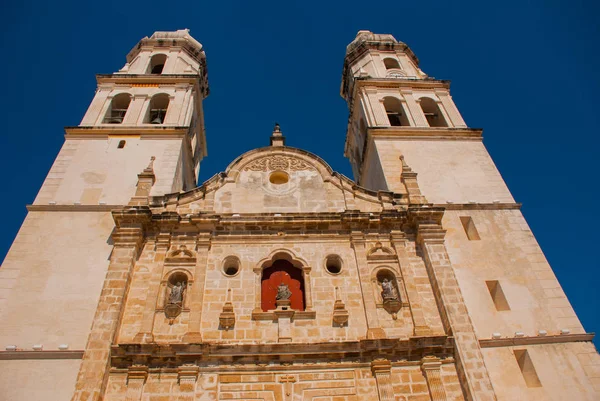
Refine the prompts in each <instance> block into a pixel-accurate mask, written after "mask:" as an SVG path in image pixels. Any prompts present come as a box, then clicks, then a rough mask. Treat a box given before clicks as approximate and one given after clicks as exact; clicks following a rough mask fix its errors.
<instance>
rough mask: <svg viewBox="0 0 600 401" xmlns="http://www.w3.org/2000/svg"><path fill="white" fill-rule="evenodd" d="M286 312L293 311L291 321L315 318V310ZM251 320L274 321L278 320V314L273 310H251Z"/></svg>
mask: <svg viewBox="0 0 600 401" xmlns="http://www.w3.org/2000/svg"><path fill="white" fill-rule="evenodd" d="M287 312H289V313H292V312H293V315H292V321H293V320H308V319H315V318H316V317H317V312H315V311H314V310H289V311H287ZM252 320H270V321H273V322H276V321H277V320H278V316H277V314H276V313H275V310H272V311H269V312H263V311H252Z"/></svg>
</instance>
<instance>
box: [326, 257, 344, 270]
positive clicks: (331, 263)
mask: <svg viewBox="0 0 600 401" xmlns="http://www.w3.org/2000/svg"><path fill="white" fill-rule="evenodd" d="M325 269H326V270H327V271H328V272H329V273H331V274H339V273H340V272H341V271H342V258H340V257H339V256H338V255H329V256H327V258H326V259H325Z"/></svg>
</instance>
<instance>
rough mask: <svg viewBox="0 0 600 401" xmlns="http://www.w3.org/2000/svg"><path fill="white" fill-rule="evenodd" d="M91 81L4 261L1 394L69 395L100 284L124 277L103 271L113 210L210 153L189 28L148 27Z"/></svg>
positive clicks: (185, 185) (165, 189) (162, 187)
mask: <svg viewBox="0 0 600 401" xmlns="http://www.w3.org/2000/svg"><path fill="white" fill-rule="evenodd" d="M96 79H97V82H98V87H97V90H96V93H95V95H94V97H93V100H92V102H91V104H90V106H89V108H88V110H87V112H86V113H85V116H84V117H83V119H82V121H81V123H80V124H79V125H78V126H75V127H66V128H65V131H66V135H65V142H64V144H63V146H62V148H61V150H60V152H59V154H58V156H57V158H56V160H55V162H54V164H53V166H52V168H51V169H50V172H49V173H48V176H47V177H46V180H45V181H44V183H43V184H42V187H41V189H40V191H39V192H38V195H37V197H36V199H35V201H34V202H33V204H32V205H28V206H27V209H28V213H27V216H26V218H25V221H24V222H23V225H22V226H21V229H20V230H19V233H18V234H17V236H16V238H15V240H14V242H13V244H12V246H11V248H10V250H9V252H8V254H7V255H6V258H5V260H4V262H3V263H2V266H1V269H0V288H1V290H0V321H2V325H3V328H2V330H0V344H1V345H0V347H2V350H3V351H4V350H5V349H8V350H14V351H15V352H13V353H12V354H10V353H9V354H8V355H6V354H3V355H4V357H2V358H0V369H1V370H2V371H3V372H10V373H7V374H6V375H4V377H3V380H0V394H2V395H0V398H2V399H31V400H34V399H35V400H37V399H46V398H48V394H52V395H51V396H50V398H52V399H56V400H68V399H70V398H71V396H72V394H73V391H74V388H75V382H76V379H77V373H78V371H79V366H80V364H81V358H82V350H84V349H85V347H86V344H87V342H88V339H89V338H90V327H91V326H92V323H93V321H94V316H95V312H96V309H97V306H98V302H99V299H100V297H101V294H104V295H105V293H106V292H104V293H103V292H102V285H103V281H104V280H105V278H106V277H109V278H111V279H112V278H114V279H115V280H114V283H117V282H118V283H123V282H126V281H127V280H128V276H127V274H120V275H119V274H115V273H114V272H111V271H109V261H110V260H111V257H112V258H117V256H115V255H116V253H115V252H114V249H113V244H114V242H115V240H114V238H113V236H112V234H113V231H114V228H115V222H114V219H113V216H112V214H111V211H113V210H118V209H121V208H123V207H127V206H126V205H128V204H133V205H135V204H138V203H139V204H143V203H144V202H143V201H144V200H145V204H147V202H148V201H147V199H148V195H156V196H159V195H163V194H167V193H173V192H179V191H181V190H189V189H192V188H194V187H195V186H196V181H197V178H196V177H197V176H198V171H199V165H200V161H201V160H202V158H203V157H204V156H206V138H205V132H204V117H203V112H202V101H203V99H204V98H205V97H206V96H207V95H208V81H207V72H206V58H205V53H204V51H203V48H202V45H201V44H200V43H199V42H198V41H196V40H195V39H194V38H192V37H191V36H190V34H189V32H188V30H179V31H175V32H155V33H154V34H153V35H152V36H151V37H146V38H144V39H142V40H141V41H140V42H139V43H138V44H137V45H136V46H135V47H134V48H133V50H131V51H130V52H129V54H128V55H127V62H126V63H125V65H124V66H123V68H121V69H120V70H119V71H117V72H115V73H113V74H104V75H97V77H96ZM141 198H143V199H142V201H139V199H141ZM131 202H132V203H131ZM108 292H113V293H114V292H115V290H109V291H108ZM115 299H116V298H113V301H114V300H115ZM34 352H37V354H35V353H34ZM23 358H24V359H32V358H33V359H35V363H33V362H32V360H27V361H24V360H22V359H23ZM42 376H43V377H44V380H41V381H38V380H37V378H39V377H42ZM33 381H38V384H35V385H32V382H33Z"/></svg>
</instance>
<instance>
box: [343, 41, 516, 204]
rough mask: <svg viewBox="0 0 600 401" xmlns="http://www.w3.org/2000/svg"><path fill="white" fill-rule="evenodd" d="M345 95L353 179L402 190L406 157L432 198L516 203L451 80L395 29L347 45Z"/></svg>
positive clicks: (371, 186)
mask: <svg viewBox="0 0 600 401" xmlns="http://www.w3.org/2000/svg"><path fill="white" fill-rule="evenodd" d="M341 95H342V97H343V98H344V99H346V101H347V102H348V107H349V109H350V118H349V121H348V129H347V133H346V146H345V155H346V157H348V158H349V159H350V162H351V164H352V168H353V172H354V177H355V180H356V181H357V182H358V183H359V184H360V185H362V186H364V187H367V188H369V189H374V190H387V191H393V192H399V193H401V192H402V191H403V188H402V184H401V180H400V174H401V172H402V161H401V160H400V156H404V157H405V159H406V162H407V163H408V165H409V166H411V168H412V169H413V170H414V171H416V172H418V173H419V185H420V188H421V190H422V192H423V194H424V195H425V196H426V197H427V199H428V200H429V201H430V202H433V203H439V204H445V203H446V202H450V203H468V202H494V201H499V202H514V200H513V198H512V196H511V195H510V192H509V191H508V189H507V187H506V185H505V184H504V182H503V180H502V178H501V177H500V174H499V173H498V171H497V169H496V167H495V165H494V163H493V161H492V159H491V158H490V156H489V154H488V153H487V150H486V149H485V147H484V146H483V143H482V130H481V129H474V128H469V127H467V125H466V124H465V121H464V120H463V118H462V116H461V114H460V112H459V111H458V109H457V108H456V105H455V104H454V101H453V100H452V97H451V96H450V82H449V81H445V80H439V79H435V78H432V77H429V76H428V75H427V74H425V73H424V72H423V71H421V69H419V60H418V59H417V57H416V56H415V54H414V53H413V52H412V51H411V49H410V48H409V47H408V46H407V45H406V44H404V43H402V42H399V41H397V40H396V39H395V38H394V37H393V36H392V35H389V34H374V33H372V32H370V31H359V32H358V34H357V36H356V38H355V39H354V40H353V41H352V43H350V44H349V45H348V47H347V50H346V58H345V60H344V71H343V78H342V87H341Z"/></svg>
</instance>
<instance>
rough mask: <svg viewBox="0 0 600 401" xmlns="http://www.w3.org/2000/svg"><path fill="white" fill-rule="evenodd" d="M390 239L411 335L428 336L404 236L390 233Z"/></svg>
mask: <svg viewBox="0 0 600 401" xmlns="http://www.w3.org/2000/svg"><path fill="white" fill-rule="evenodd" d="M390 239H391V241H390V242H391V243H392V246H393V247H394V249H395V250H396V255H397V256H398V264H399V265H400V271H401V272H402V281H404V286H405V288H406V295H407V296H408V303H409V305H410V312H411V316H412V320H413V325H414V331H413V333H414V335H415V336H427V335H430V334H431V329H430V328H429V325H428V324H427V321H426V320H425V313H424V312H423V303H422V302H423V301H422V300H421V295H420V294H419V291H418V290H417V283H416V282H415V275H414V272H413V271H412V269H411V268H410V258H409V257H408V254H407V252H406V241H407V239H406V235H405V234H404V233H403V232H401V231H392V232H391V233H390Z"/></svg>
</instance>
